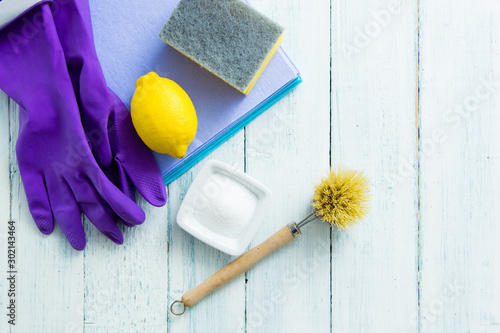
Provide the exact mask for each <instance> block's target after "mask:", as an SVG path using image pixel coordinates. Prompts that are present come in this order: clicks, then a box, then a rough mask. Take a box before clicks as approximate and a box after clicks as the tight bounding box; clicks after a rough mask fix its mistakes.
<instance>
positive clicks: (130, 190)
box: [113, 158, 136, 202]
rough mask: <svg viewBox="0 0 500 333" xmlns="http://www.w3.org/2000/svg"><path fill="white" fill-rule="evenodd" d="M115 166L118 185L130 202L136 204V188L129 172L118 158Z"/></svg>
mask: <svg viewBox="0 0 500 333" xmlns="http://www.w3.org/2000/svg"><path fill="white" fill-rule="evenodd" d="M113 164H114V166H115V170H116V185H117V186H118V188H119V189H120V190H121V191H122V192H123V193H124V194H125V195H126V196H127V197H129V198H130V200H133V201H134V202H136V201H135V200H136V199H135V187H134V184H133V182H132V180H131V179H130V177H129V176H128V175H127V172H126V171H125V169H124V168H123V166H122V164H121V163H120V161H119V160H118V159H117V158H115V163H113Z"/></svg>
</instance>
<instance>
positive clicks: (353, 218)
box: [170, 168, 370, 315]
mask: <svg viewBox="0 0 500 333" xmlns="http://www.w3.org/2000/svg"><path fill="white" fill-rule="evenodd" d="M369 199H370V189H369V180H368V178H367V177H366V176H365V175H364V173H363V172H359V171H355V170H350V169H346V168H338V169H335V170H330V172H329V173H328V175H327V176H326V177H324V178H323V179H322V180H321V182H320V183H319V184H317V185H316V186H315V188H314V194H313V202H312V207H313V211H312V213H311V214H309V215H308V216H307V217H306V218H305V219H303V220H302V221H300V222H299V223H295V222H292V223H290V224H289V225H287V226H285V227H283V228H281V229H280V230H279V231H277V232H276V233H275V234H274V235H272V236H271V237H270V238H268V239H267V240H266V241H264V242H263V243H262V244H260V245H258V246H257V247H254V248H253V249H251V250H249V251H248V252H246V253H245V254H243V255H241V256H240V257H238V258H236V259H235V260H233V261H232V262H230V263H229V264H227V265H226V266H225V267H224V268H222V269H220V270H219V271H218V272H217V273H215V274H214V275H212V276H211V277H210V278H208V279H207V280H205V282H203V283H202V284H200V285H199V286H197V287H195V288H193V289H191V290H189V291H188V292H186V293H185V294H184V295H183V296H182V299H181V300H177V301H174V302H173V303H172V305H171V306H170V311H171V312H172V313H173V314H174V315H182V314H183V313H184V312H185V310H186V307H190V306H193V305H195V304H196V303H198V302H199V301H200V300H202V299H203V298H204V297H205V296H207V295H208V294H210V293H211V292H213V291H214V290H216V289H218V288H220V287H221V286H223V285H224V284H226V283H228V282H229V281H231V280H232V279H234V278H235V277H237V276H239V275H240V274H242V273H244V272H245V271H247V270H248V269H250V268H251V267H253V266H254V265H255V264H256V263H258V262H259V261H261V260H262V259H263V258H265V257H266V256H267V255H269V254H270V253H272V252H274V251H276V250H277V249H279V248H281V247H282V246H284V245H286V244H288V243H290V242H291V241H292V240H294V239H295V238H296V237H297V236H299V235H300V233H301V231H300V230H301V228H302V227H303V226H305V225H306V224H307V223H309V222H312V221H314V220H316V219H321V220H322V221H324V222H327V223H330V225H332V226H336V227H337V228H338V229H341V230H342V229H347V228H348V227H349V226H351V225H353V224H355V223H356V222H358V221H359V220H360V219H361V218H363V217H364V216H365V215H366V214H367V213H368V201H369ZM176 304H181V305H182V309H181V311H175V310H174V306H175V305H176Z"/></svg>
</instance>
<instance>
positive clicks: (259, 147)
mask: <svg viewBox="0 0 500 333" xmlns="http://www.w3.org/2000/svg"><path fill="white" fill-rule="evenodd" d="M252 4H253V5H254V6H255V7H256V8H257V9H258V10H260V11H261V12H263V13H265V14H266V15H268V16H270V17H272V18H273V19H275V20H276V21H277V22H279V23H281V24H282V25H284V26H285V27H286V28H287V30H286V37H285V41H284V44H283V46H284V48H285V50H286V51H287V53H288V54H289V55H290V58H291V59H292V60H293V61H294V62H295V63H296V64H297V66H298V68H299V69H300V70H301V73H302V76H303V79H304V82H303V83H302V84H301V85H299V86H298V87H297V88H296V89H295V90H294V91H292V92H291V93H290V94H289V95H287V96H286V97H285V98H284V99H282V100H281V101H280V102H278V103H277V104H276V105H274V106H273V107H272V108H270V109H269V110H268V111H266V112H265V113H264V114H263V115H262V116H260V117H259V118H257V119H256V120H255V121H253V122H252V123H251V124H250V125H249V126H248V127H247V128H246V129H245V130H244V131H240V132H239V133H237V134H236V135H235V136H234V137H233V138H231V139H230V140H229V141H228V142H226V143H225V144H223V145H222V146H221V147H219V148H218V149H217V150H215V151H214V152H212V153H211V154H210V155H209V156H208V157H207V158H205V159H204V160H202V161H201V162H200V163H198V164H197V165H196V166H195V167H193V168H192V169H191V170H189V171H188V172H186V173H185V174H184V175H183V176H181V177H180V178H179V179H178V180H176V181H174V182H173V183H172V184H170V185H169V186H168V192H169V201H168V204H167V206H166V207H163V208H153V207H151V206H149V205H148V204H146V203H145V202H144V200H142V199H140V200H139V202H140V205H141V206H142V207H143V208H144V209H145V211H146V214H147V221H146V222H145V223H144V224H143V225H141V226H138V227H135V228H133V229H128V228H126V227H122V231H123V232H124V237H125V244H124V245H122V246H117V245H115V244H114V243H112V242H110V241H109V240H107V238H105V237H104V236H103V235H101V234H100V233H99V232H98V231H97V230H96V229H95V228H94V227H93V226H92V225H91V223H90V222H89V221H88V220H84V224H85V232H86V235H87V240H88V244H87V248H86V250H85V251H84V252H76V251H74V250H72V249H71V247H70V246H69V245H68V244H67V242H66V240H65V238H64V237H63V235H62V233H61V232H60V230H59V228H58V227H56V230H55V231H54V233H53V234H52V235H50V236H44V235H42V234H41V233H40V232H39V231H38V229H37V228H36V226H35V224H34V222H33V220H32V218H31V216H30V214H29V210H28V207H27V203H26V198H25V194H24V190H23V184H22V182H21V178H20V176H19V172H18V167H17V161H16V154H15V142H16V138H17V131H18V126H19V124H18V120H17V118H18V108H17V106H16V105H15V103H13V102H10V103H9V101H8V98H7V97H6V96H5V95H4V94H3V93H1V92H0V118H1V119H2V121H1V122H0V219H1V223H2V228H0V249H2V250H1V251H2V253H4V254H2V256H3V257H1V258H0V270H1V271H3V272H6V270H7V269H6V267H7V266H6V263H7V260H6V259H7V258H6V254H5V253H6V252H3V251H4V250H5V249H6V247H7V245H6V239H7V238H6V232H7V230H8V229H7V225H6V223H7V221H8V220H10V219H14V220H15V221H16V223H17V235H16V239H17V258H16V259H17V263H18V272H19V273H18V280H17V287H16V289H17V297H16V304H17V306H18V307H17V324H16V326H9V325H7V320H6V318H5V317H6V316H5V313H6V309H5V307H6V301H7V289H6V288H7V284H6V280H5V279H4V278H2V279H1V280H0V292H1V295H0V307H1V308H2V309H3V310H2V312H1V313H2V317H1V318H2V319H1V320H0V332H19V333H24V332H37V333H38V332H41V333H45V332H50V333H59V332H63V333H74V332H76V333H78V332H96V333H97V332H148V333H149V332H175V333H177V332H221V333H226V332H229V333H232V332H248V333H252V332H256V333H260V332H287V333H288V332H310V331H314V332H418V333H424V332H487V333H490V332H499V331H500V302H499V299H500V284H499V283H498V281H500V260H499V253H500V242H499V241H498V239H497V238H498V237H499V235H500V224H499V223H498V216H499V214H500V208H499V207H498V202H499V199H500V190H499V187H498V186H497V185H498V183H499V181H500V169H499V168H498V165H497V164H496V159H497V158H500V148H499V147H500V146H499V135H498V128H500V114H499V113H498V108H499V103H500V100H499V98H500V93H499V89H500V83H499V82H500V42H499V38H500V4H499V3H498V1H494V0H485V1H481V2H470V1H469V2H467V1H465V0H457V1H449V0H448V1H445V0H436V1H430V0H410V1H403V0H401V1H399V0H382V1H379V0H368V1H361V0H351V1H344V0H331V1H330V2H328V1H303V0H277V1H265V0H253V1H252ZM211 158H213V159H217V160H220V161H222V162H225V163H228V164H232V165H233V166H235V167H237V168H238V169H240V170H245V171H246V172H247V173H248V174H249V175H250V176H253V177H255V178H256V179H258V180H259V181H261V182H262V183H264V184H265V185H266V186H268V187H269V188H270V189H271V190H272V191H273V195H274V198H273V202H274V204H273V207H272V209H271V210H270V211H269V214H268V218H267V219H266V220H265V221H264V223H263V225H262V227H261V229H260V230H259V231H258V232H257V235H256V237H255V239H254V241H253V242H252V244H251V246H255V245H258V244H259V243H261V242H262V241H264V240H265V239H267V238H268V237H269V236H271V235H272V234H273V233H274V232H276V231H277V230H279V229H280V228H282V227H283V226H285V225H286V224H287V223H289V222H291V221H298V220H299V219H301V218H303V217H305V216H306V215H308V212H309V211H310V209H311V208H310V206H309V204H310V202H311V194H312V189H313V185H314V183H315V182H316V181H319V179H320V178H321V176H322V175H324V173H325V172H326V171H327V170H328V169H329V168H330V165H332V166H337V165H344V166H348V167H352V168H359V169H364V170H366V172H367V174H368V176H369V177H370V179H371V180H372V185H373V200H372V204H371V205H372V209H371V213H370V215H369V216H368V217H367V218H366V219H365V221H364V222H363V223H362V224H359V225H357V226H355V227H353V228H352V229H351V230H349V231H346V232H337V231H336V230H333V231H330V229H329V227H328V226H327V225H325V224H322V223H320V222H314V223H312V224H310V225H308V226H306V227H305V228H304V229H303V234H302V236H300V237H299V238H298V239H296V240H295V241H294V242H292V243H291V244H290V245H288V246H287V247H285V248H283V249H280V250H278V251H276V252H275V253H273V254H271V255H270V256H269V257H266V258H265V259H263V260H262V261H261V262H260V263H259V264H258V265H256V266H255V267H253V268H252V269H250V270H249V271H248V272H247V273H246V274H245V275H242V276H240V277H238V278H236V279H235V280H233V281H231V282H230V283H229V284H228V285H225V286H223V287H222V288H220V289H219V290H217V291H216V292H214V293H212V294H211V295H209V296H208V297H206V298H205V299H203V300H202V301H201V302H200V303H199V304H197V305H196V306H194V307H192V308H189V309H187V311H186V314H185V315H184V316H182V317H175V316H173V315H171V314H170V313H169V306H170V304H171V302H172V301H174V300H176V299H179V298H180V297H181V296H182V294H183V293H184V292H186V291H188V290H189V289H191V288H193V287H195V286H196V285H198V284H200V283H201V282H203V281H204V280H205V279H206V278H208V277H209V276H211V275H212V274H213V273H215V272H216V271H217V270H219V269H220V268H222V267H223V266H224V265H226V264H227V263H229V262H230V261H231V260H232V259H234V257H230V256H228V255H226V254H224V253H222V252H220V251H218V250H215V249H213V248H211V247H209V246H208V245H206V244H204V243H202V242H200V241H198V240H196V239H195V238H193V237H192V236H190V235H189V234H187V233H186V232H184V231H183V230H181V229H180V228H179V227H178V226H177V224H176V222H175V218H176V214H177V211H178V209H179V206H180V204H181V202H182V200H183V198H184V195H185V193H186V192H187V190H188V188H189V186H190V185H191V183H192V181H193V179H194V177H196V175H197V173H198V171H199V170H200V168H201V167H202V166H203V165H204V163H205V162H206V161H207V160H208V159H211Z"/></svg>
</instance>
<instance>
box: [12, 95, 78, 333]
mask: <svg viewBox="0 0 500 333" xmlns="http://www.w3.org/2000/svg"><path fill="white" fill-rule="evenodd" d="M18 113H19V107H18V106H17V105H16V104H15V103H14V102H11V103H10V110H9V119H10V137H11V144H10V151H9V155H10V174H11V184H12V197H11V214H12V220H14V221H16V230H17V238H16V243H17V258H16V259H17V263H18V264H17V266H18V280H17V289H18V293H17V295H18V298H17V303H18V305H19V308H18V312H17V316H18V324H16V326H15V327H11V332H82V331H83V326H82V321H83V265H82V261H83V253H81V252H77V251H75V250H73V249H72V248H71V246H70V245H69V244H68V243H67V241H66V239H65V238H64V236H63V235H62V232H61V231H60V229H59V228H56V229H55V230H54V232H53V234H52V235H50V236H45V235H43V234H41V233H40V231H38V228H37V227H36V225H35V223H34V222H33V219H32V217H31V214H30V212H29V210H28V204H27V202H26V196H25V194H24V189H23V184H22V182H21V177H20V175H19V169H18V167H17V159H16V154H15V143H16V141H17V132H18V128H19V122H18ZM33 163H36V161H33Z"/></svg>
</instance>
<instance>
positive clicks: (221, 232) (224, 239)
mask: <svg viewBox="0 0 500 333" xmlns="http://www.w3.org/2000/svg"><path fill="white" fill-rule="evenodd" d="M226 177H227V178H226ZM224 180H227V181H226V182H225V181H224ZM234 182H236V183H237V185H236V184H235V183H234ZM229 183H230V184H231V186H232V188H233V189H234V188H236V189H237V190H239V192H238V193H239V194H240V197H241V198H250V199H251V200H249V201H248V202H250V204H249V205H247V206H245V207H243V208H244V209H243V210H241V209H239V210H238V212H237V213H238V214H240V215H241V214H243V215H244V216H248V219H249V220H248V223H246V224H245V225H230V228H225V229H220V228H219V229H217V228H214V224H213V222H210V221H213V220H214V219H213V218H211V219H210V218H205V219H204V218H203V216H204V213H207V215H210V216H213V214H209V213H210V212H209V211H210V210H211V209H213V207H212V208H210V207H208V206H209V205H210V204H212V203H213V201H211V200H212V199H213V198H214V197H215V196H217V198H218V199H217V200H222V199H221V198H227V199H228V202H231V199H232V198H231V197H228V196H227V193H229V192H227V191H226V192H223V191H225V190H227V187H228V186H229V185H227V184H229ZM240 185H241V186H240ZM244 189H246V190H248V193H246V192H245V191H244ZM235 200H236V199H235ZM271 200H272V194H271V191H270V190H269V189H268V188H267V187H266V186H264V185H262V184H261V183H259V182H258V181H256V180H255V179H253V178H252V177H250V176H248V175H247V174H245V173H243V172H242V171H239V170H237V169H235V168H233V167H231V166H229V165H227V164H224V163H222V162H219V161H215V160H211V161H208V162H207V163H206V164H205V165H204V166H203V168H202V169H201V170H200V172H199V173H198V175H197V176H196V178H195V180H194V181H193V183H192V184H191V187H190V188H189V190H188V191H187V193H186V196H185V197H184V200H183V202H182V204H181V207H180V208H179V212H178V213H177V223H178V224H179V226H180V227H181V228H182V229H184V230H185V231H187V232H188V233H190V234H191V235H193V236H194V237H196V238H198V239H199V240H201V241H203V242H205V243H207V244H208V245H210V246H213V247H215V248H216V249H219V250H221V251H223V252H226V253H227V254H230V255H240V254H242V253H243V252H245V250H246V248H247V247H248V245H249V244H250V242H251V241H252V239H253V237H254V236H255V233H256V232H257V230H258V229H259V227H260V225H261V223H262V221H263V219H264V217H265V215H266V213H267V211H268V210H269V207H270V206H271ZM240 201H241V199H240ZM207 215H205V216H207ZM221 220H224V221H225V219H221ZM225 225H227V224H225Z"/></svg>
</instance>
